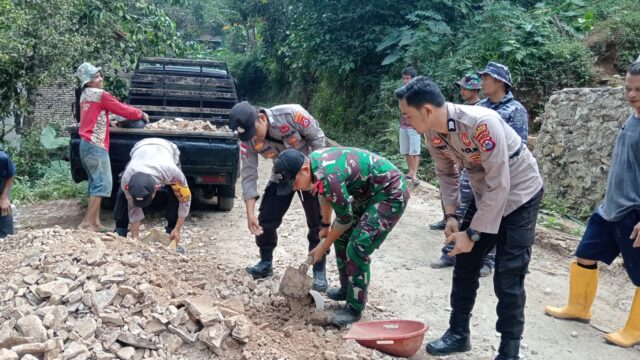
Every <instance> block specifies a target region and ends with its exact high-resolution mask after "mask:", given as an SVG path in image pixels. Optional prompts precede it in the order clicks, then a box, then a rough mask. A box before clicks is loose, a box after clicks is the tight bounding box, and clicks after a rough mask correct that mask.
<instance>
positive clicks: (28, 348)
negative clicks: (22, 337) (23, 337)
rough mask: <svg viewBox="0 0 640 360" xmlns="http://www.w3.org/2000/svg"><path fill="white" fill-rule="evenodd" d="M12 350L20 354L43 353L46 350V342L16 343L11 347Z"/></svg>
mask: <svg viewBox="0 0 640 360" xmlns="http://www.w3.org/2000/svg"><path fill="white" fill-rule="evenodd" d="M11 351H13V352H15V353H16V354H18V355H24V354H43V353H44V352H45V345H44V343H29V344H22V345H16V346H14V347H12V348H11Z"/></svg>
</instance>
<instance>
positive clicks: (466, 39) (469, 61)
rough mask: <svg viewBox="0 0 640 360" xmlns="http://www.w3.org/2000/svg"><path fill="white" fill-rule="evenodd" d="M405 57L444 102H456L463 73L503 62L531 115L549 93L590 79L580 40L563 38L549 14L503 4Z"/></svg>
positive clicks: (587, 56) (420, 45) (418, 46)
mask: <svg viewBox="0 0 640 360" xmlns="http://www.w3.org/2000/svg"><path fill="white" fill-rule="evenodd" d="M496 29H500V30H499V31H496ZM425 36H426V35H425ZM407 56H408V59H407V60H408V62H412V63H416V64H419V68H420V70H421V72H422V73H424V74H428V75H430V76H432V77H433V78H434V79H435V80H436V81H437V82H439V83H440V84H441V85H442V88H443V91H444V93H445V95H446V96H447V98H454V97H455V95H456V92H457V89H456V87H455V86H454V85H453V84H454V81H455V80H457V79H459V78H460V77H461V76H462V75H464V74H465V73H467V72H472V71H478V70H479V69H482V68H484V66H485V65H486V63H487V62H489V61H497V62H500V63H503V64H505V65H507V66H509V69H510V70H511V75H512V77H513V84H514V89H515V91H517V93H518V94H517V95H518V97H519V98H520V99H522V100H523V103H524V104H525V106H526V107H527V108H529V109H530V110H534V113H535V110H539V109H541V108H542V105H543V104H544V103H545V102H546V100H547V99H548V97H549V96H550V95H551V93H552V92H553V91H555V90H558V89H561V88H563V87H567V86H571V87H577V86H584V85H587V84H590V82H591V79H592V74H591V70H590V68H591V55H590V52H589V50H588V49H587V48H586V46H585V45H583V44H582V43H581V42H580V40H579V39H576V38H567V37H563V36H562V35H561V34H560V32H558V29H557V28H555V27H553V25H552V23H551V21H550V18H549V14H546V13H538V12H535V11H525V10H524V9H522V8H520V7H517V6H514V5H511V4H509V3H507V2H496V3H493V4H491V5H488V6H487V7H486V8H485V9H484V10H482V12H481V13H478V14H477V15H476V16H474V17H472V18H470V19H469V20H466V21H465V22H463V23H462V24H461V25H460V31H459V32H457V33H456V34H453V35H451V36H450V37H448V38H446V39H443V41H440V42H439V43H438V44H437V45H435V46H434V44H433V43H429V42H425V43H416V44H415V45H414V47H413V49H411V50H410V51H409V52H408V55H407Z"/></svg>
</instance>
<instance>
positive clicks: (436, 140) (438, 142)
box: [431, 136, 443, 146]
mask: <svg viewBox="0 0 640 360" xmlns="http://www.w3.org/2000/svg"><path fill="white" fill-rule="evenodd" d="M431 143H432V144H433V145H435V146H438V145H442V143H443V141H442V139H441V138H439V137H438V136H434V137H433V138H432V139H431Z"/></svg>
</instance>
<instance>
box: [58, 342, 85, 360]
mask: <svg viewBox="0 0 640 360" xmlns="http://www.w3.org/2000/svg"><path fill="white" fill-rule="evenodd" d="M83 353H89V349H87V347H86V346H84V345H82V344H81V343H79V342H72V343H71V344H69V345H67V346H65V349H64V352H63V353H62V357H63V358H65V359H73V358H75V357H77V356H79V355H81V354H83Z"/></svg>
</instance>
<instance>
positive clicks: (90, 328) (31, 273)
mask: <svg viewBox="0 0 640 360" xmlns="http://www.w3.org/2000/svg"><path fill="white" fill-rule="evenodd" d="M277 289H278V279H277V278H274V279H268V280H266V281H258V282H256V281H254V280H253V279H251V278H250V277H249V276H247V275H246V274H245V273H244V270H243V269H237V268H231V267H229V266H228V265H227V264H225V261H224V259H223V258H218V257H216V255H215V254H209V255H207V256H200V255H189V254H187V255H182V254H178V253H175V252H171V251H169V250H168V248H166V247H165V246H163V245H161V244H160V243H157V244H151V245H147V244H144V243H142V242H140V241H133V240H131V239H128V238H122V237H118V236H117V235H114V234H97V233H91V232H86V231H80V230H68V229H62V228H60V227H57V226H56V227H53V228H47V229H41V230H32V231H22V232H20V233H19V234H17V235H15V236H10V237H8V238H6V239H4V240H0V359H1V360H8V359H27V360H33V359H45V360H50V359H65V360H66V359H74V360H80V359H97V360H108V359H123V360H130V359H209V358H222V359H322V358H335V359H341V360H348V359H351V360H355V359H370V358H379V357H380V355H379V354H378V353H372V352H371V351H370V350H367V349H364V348H361V347H359V346H358V345H357V344H355V343H353V342H350V343H349V342H348V343H345V342H343V340H341V336H340V335H341V334H340V332H339V331H337V330H336V329H333V328H329V327H326V328H325V327H322V326H316V325H313V324H314V321H313V316H312V312H313V309H311V308H310V307H309V308H308V309H306V308H305V309H302V310H301V309H298V310H297V311H292V310H291V308H290V307H289V305H288V303H287V301H286V299H284V298H283V297H282V296H280V295H278V294H277ZM336 354H340V355H336Z"/></svg>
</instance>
